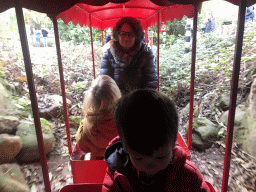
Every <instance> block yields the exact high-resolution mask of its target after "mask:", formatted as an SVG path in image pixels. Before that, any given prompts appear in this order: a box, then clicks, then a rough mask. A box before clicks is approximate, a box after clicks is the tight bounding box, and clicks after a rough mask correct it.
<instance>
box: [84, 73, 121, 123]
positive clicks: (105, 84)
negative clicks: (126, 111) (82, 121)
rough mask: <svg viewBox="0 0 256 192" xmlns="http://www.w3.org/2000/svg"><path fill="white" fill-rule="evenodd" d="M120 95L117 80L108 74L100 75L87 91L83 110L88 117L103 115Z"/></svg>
mask: <svg viewBox="0 0 256 192" xmlns="http://www.w3.org/2000/svg"><path fill="white" fill-rule="evenodd" d="M120 97H121V92H120V90H119V88H118V86H117V84H116V82H115V81H114V80H113V79H112V78H111V77H109V76H107V75H100V76H99V77H97V78H96V79H95V80H94V81H93V82H92V84H91V87H90V88H89V89H88V90H87V91H86V93H85V96H84V107H83V112H84V114H85V116H87V117H89V116H94V117H95V116H99V115H102V113H103V112H105V111H109V110H110V109H109V107H111V105H112V104H113V103H114V102H115V101H116V100H117V99H119V98H120ZM93 119H94V118H93Z"/></svg>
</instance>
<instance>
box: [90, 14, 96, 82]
mask: <svg viewBox="0 0 256 192" xmlns="http://www.w3.org/2000/svg"><path fill="white" fill-rule="evenodd" d="M90 34H91V47H92V64H93V77H94V79H95V78H96V76H95V64H94V53H93V39H92V16H91V14H90Z"/></svg>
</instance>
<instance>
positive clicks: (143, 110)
mask: <svg viewBox="0 0 256 192" xmlns="http://www.w3.org/2000/svg"><path fill="white" fill-rule="evenodd" d="M115 120H116V126H117V130H118V133H119V135H120V138H121V141H122V143H123V146H124V149H125V151H126V152H127V153H128V154H129V156H130V158H131V161H132V163H133V165H134V166H135V167H136V168H138V169H139V170H141V171H143V172H145V173H146V174H148V175H154V174H155V173H157V172H158V171H160V170H162V169H165V167H166V166H167V165H168V163H169V162H170V158H171V148H172V147H173V146H174V145H175V142H176V139H177V133H178V113H177V110H176V107H175V104H174V103H173V102H172V101H171V100H170V99H169V97H167V96H166V95H165V94H163V93H161V92H158V91H156V90H150V89H142V90H135V91H133V92H131V93H129V94H127V95H125V96H123V97H122V98H121V99H119V100H118V102H117V103H116V106H115Z"/></svg>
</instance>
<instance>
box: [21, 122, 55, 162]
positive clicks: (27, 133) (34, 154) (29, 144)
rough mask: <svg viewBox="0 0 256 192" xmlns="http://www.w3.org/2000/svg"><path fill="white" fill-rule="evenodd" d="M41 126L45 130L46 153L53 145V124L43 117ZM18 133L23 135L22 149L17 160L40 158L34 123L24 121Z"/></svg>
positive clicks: (27, 160) (28, 160)
mask: <svg viewBox="0 0 256 192" xmlns="http://www.w3.org/2000/svg"><path fill="white" fill-rule="evenodd" d="M41 125H42V126H41V127H42V132H43V139H44V146H45V153H46V154H48V153H49V152H50V151H51V149H52V145H53V141H54V135H53V130H52V127H51V124H50V123H49V122H48V121H47V120H45V119H41ZM17 135H18V136H20V137H21V140H22V149H21V151H20V152H19V154H18V155H17V160H18V161H20V162H31V161H35V160H39V159H40V153H39V149H38V143H37V137H36V131H35V126H34V124H31V123H22V124H20V125H19V126H18V131H17Z"/></svg>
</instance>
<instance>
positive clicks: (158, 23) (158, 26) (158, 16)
mask: <svg viewBox="0 0 256 192" xmlns="http://www.w3.org/2000/svg"><path fill="white" fill-rule="evenodd" d="M159 31H160V15H159V12H158V13H157V76H158V87H157V90H158V91H159V46H160V45H159Z"/></svg>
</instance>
